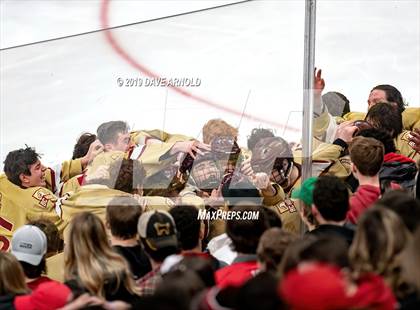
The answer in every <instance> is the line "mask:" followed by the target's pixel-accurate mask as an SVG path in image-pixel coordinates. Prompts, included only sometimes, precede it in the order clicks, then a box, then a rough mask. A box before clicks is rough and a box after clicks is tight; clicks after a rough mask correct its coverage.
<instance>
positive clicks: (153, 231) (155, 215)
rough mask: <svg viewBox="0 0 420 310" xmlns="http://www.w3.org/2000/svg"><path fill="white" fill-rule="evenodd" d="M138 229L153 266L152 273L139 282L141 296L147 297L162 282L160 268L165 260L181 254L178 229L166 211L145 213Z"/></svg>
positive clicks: (141, 217)
mask: <svg viewBox="0 0 420 310" xmlns="http://www.w3.org/2000/svg"><path fill="white" fill-rule="evenodd" d="M137 229H138V233H139V235H140V240H141V242H142V244H143V247H144V249H145V251H146V254H147V255H148V256H149V259H150V263H151V265H152V271H150V272H149V273H147V274H146V275H145V276H143V277H142V278H140V279H139V280H138V281H137V284H138V286H139V287H140V294H141V295H142V296H147V295H152V294H154V292H155V289H156V287H157V285H158V284H159V282H160V281H161V280H162V274H161V272H160V267H161V265H162V263H163V261H164V260H165V258H166V257H168V256H169V255H172V254H177V253H178V252H179V250H178V240H177V229H176V226H175V221H174V219H173V218H172V216H171V215H170V214H169V213H168V212H165V211H148V212H145V213H143V214H142V215H141V216H140V219H139V223H138V226H137Z"/></svg>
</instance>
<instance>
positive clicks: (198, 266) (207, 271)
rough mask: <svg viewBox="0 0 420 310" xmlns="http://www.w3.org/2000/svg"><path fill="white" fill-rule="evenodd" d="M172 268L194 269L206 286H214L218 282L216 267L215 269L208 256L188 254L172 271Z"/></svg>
mask: <svg viewBox="0 0 420 310" xmlns="http://www.w3.org/2000/svg"><path fill="white" fill-rule="evenodd" d="M172 270H191V271H194V272H195V273H196V274H197V275H198V276H199V277H200V279H201V281H203V283H204V285H205V286H206V287H213V286H214V285H215V284H216V281H215V279H214V272H215V270H216V269H214V267H213V264H212V262H211V260H210V259H208V258H207V257H203V256H186V257H184V258H182V260H180V261H179V262H178V263H177V264H175V265H174V266H173V267H172V268H171V269H170V271H172Z"/></svg>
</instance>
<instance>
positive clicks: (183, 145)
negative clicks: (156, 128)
mask: <svg viewBox="0 0 420 310" xmlns="http://www.w3.org/2000/svg"><path fill="white" fill-rule="evenodd" d="M210 150H211V148H210V145H208V144H205V143H201V142H200V141H197V140H190V141H182V142H176V143H175V144H174V146H173V147H172V149H171V154H176V153H179V152H182V153H188V154H190V155H191V157H192V158H194V159H195V154H200V155H204V152H205V151H210Z"/></svg>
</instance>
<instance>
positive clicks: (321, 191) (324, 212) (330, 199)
mask: <svg viewBox="0 0 420 310" xmlns="http://www.w3.org/2000/svg"><path fill="white" fill-rule="evenodd" d="M292 197H293V198H300V199H301V200H302V201H303V202H304V203H305V204H306V205H308V206H311V212H312V213H311V214H312V216H313V217H314V218H315V220H316V222H317V223H318V224H319V225H318V226H317V227H316V228H315V229H313V230H311V231H310V232H309V233H310V234H314V235H317V236H319V235H329V234H334V235H336V236H339V237H341V238H344V239H345V240H346V241H347V243H348V244H349V246H350V244H351V243H352V241H353V235H354V231H353V230H352V229H350V228H348V227H345V226H344V223H345V221H346V214H347V211H348V210H349V193H348V189H347V187H346V186H345V184H344V182H342V181H341V180H340V179H339V178H337V177H334V176H320V177H318V178H315V177H312V178H309V179H306V180H305V181H304V182H303V183H302V186H301V187H300V189H297V190H296V191H294V192H293V195H292ZM303 216H305V214H304V213H303ZM306 222H308V220H306Z"/></svg>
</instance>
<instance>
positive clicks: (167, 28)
mask: <svg viewBox="0 0 420 310" xmlns="http://www.w3.org/2000/svg"><path fill="white" fill-rule="evenodd" d="M229 2H234V1H112V2H111V5H110V11H109V16H110V23H111V26H118V25H123V24H127V23H133V22H138V21H144V20H149V19H153V18H158V17H163V16H167V15H174V14H179V13H182V12H188V11H192V10H197V9H203V8H205V7H212V6H216V5H221V4H226V3H229ZM100 5H101V1H97V0H87V1H73V0H72V1H55V0H49V1H21V0H17V1H2V2H0V12H1V13H0V19H1V22H0V46H1V47H2V48H3V49H4V48H7V47H10V46H15V45H21V44H27V43H31V42H36V41H40V40H47V39H52V38H57V37H61V36H65V35H73V34H78V33H81V32H87V31H93V30H98V29H100V22H99V12H100ZM419 10H420V4H419V2H418V1H390V0H385V1H318V12H317V41H316V42H317V49H316V63H317V65H318V66H319V67H322V68H323V69H324V76H325V79H326V82H327V86H326V91H329V90H337V91H341V92H343V93H344V94H345V95H347V97H348V98H349V99H350V101H351V107H352V110H355V111H364V110H366V99H367V95H368V93H369V91H370V89H371V88H372V87H373V86H375V85H377V84H380V83H390V84H393V85H395V86H397V87H398V88H399V89H400V90H401V91H402V93H403V95H404V97H405V98H406V99H407V101H408V102H409V104H410V105H411V106H419V102H420V90H419V85H420V77H419V74H420V73H419V72H420V64H419V55H420V39H419V20H420V18H419V16H420V12H419ZM303 26H304V2H303V1H253V2H247V3H239V4H236V5H231V6H226V7H221V8H217V9H213V10H208V11H202V12H197V13H193V14H188V15H182V16H177V17H173V18H168V19H160V20H156V21H151V22H147V23H143V24H138V25H133V26H127V27H123V28H118V29H114V30H112V33H113V36H114V37H115V38H116V39H117V41H118V42H119V44H120V45H121V46H122V47H123V48H124V49H125V50H126V51H127V53H129V54H130V55H131V56H132V57H133V58H135V59H136V61H138V62H140V63H142V64H143V65H145V66H146V67H148V68H149V69H151V70H152V71H154V72H156V73H158V74H159V75H160V76H162V77H167V78H170V77H174V78H176V77H178V78H182V77H194V78H200V79H201V81H202V82H201V85H200V87H194V88H193V87H190V88H187V90H188V91H190V92H192V93H194V94H197V95H199V96H201V97H205V98H207V99H209V100H212V101H214V102H216V103H219V104H222V105H225V106H229V107H232V108H235V109H236V110H238V111H239V112H242V110H243V109H244V107H245V102H246V98H247V97H248V95H249V100H248V103H247V104H246V109H245V111H246V113H248V114H251V115H255V116H258V117H261V118H265V119H268V120H270V121H274V122H276V123H280V124H284V123H286V122H288V124H289V125H290V126H292V127H295V128H300V127H301V123H300V122H301V116H300V112H293V111H301V110H302V108H301V107H302V68H303V29H304V28H303ZM119 77H120V78H123V79H125V78H137V77H139V78H143V79H144V76H143V75H141V74H140V73H139V72H138V71H137V70H136V69H134V68H133V67H131V66H130V65H128V64H127V62H125V61H124V60H123V59H122V58H121V57H120V56H119V55H118V54H117V53H115V51H114V50H113V49H112V48H111V47H110V45H109V44H108V43H107V41H106V39H105V35H104V32H96V33H91V34H86V35H81V36H75V37H71V38H66V39H61V40H55V41H50V42H45V43H40V44H34V45H28V46H24V47H17V48H11V49H4V50H2V51H0V121H1V125H0V130H1V135H0V139H1V141H0V148H1V150H0V158H1V164H0V166H1V167H2V162H3V160H4V158H5V156H6V154H7V153H8V152H9V151H11V150H13V149H16V148H19V147H22V146H24V144H25V143H26V144H28V145H30V146H35V147H36V148H37V150H38V151H39V152H41V153H43V154H44V157H43V159H44V161H45V162H46V163H49V164H50V163H53V162H57V161H61V160H63V159H68V158H69V157H70V156H71V153H72V148H73V145H74V143H75V141H76V138H77V137H78V135H80V133H82V132H84V131H90V132H95V130H96V128H97V126H98V125H99V124H100V123H101V122H104V121H108V120H114V119H123V120H126V121H128V122H129V124H130V125H132V127H133V128H135V129H153V128H160V129H165V130H167V131H169V132H179V133H184V134H189V135H191V136H194V137H199V136H200V129H201V127H202V125H203V124H204V123H205V121H206V120H208V119H210V118H214V117H221V118H223V119H225V120H226V121H228V122H230V123H232V124H233V125H236V126H238V125H239V124H240V142H241V143H242V144H243V145H244V144H245V141H246V135H247V134H248V133H249V131H250V129H251V128H253V127H255V126H264V127H272V126H270V125H267V124H265V123H263V122H255V121H250V120H248V119H246V118H243V119H242V121H241V117H240V116H238V115H233V114H227V113H225V112H221V111H220V110H217V109H215V108H211V107H208V106H206V105H203V104H201V103H198V102H196V101H193V100H190V99H188V98H185V97H183V96H181V95H179V94H176V93H174V92H172V91H168V92H167V91H166V89H165V88H160V87H136V88H129V87H118V86H117V78H119ZM166 97H167V100H166ZM165 102H167V104H166V109H165ZM165 110H166V113H165ZM289 116H290V117H289ZM277 133H278V134H280V135H284V136H285V137H286V138H288V139H289V140H298V139H299V138H300V133H299V132H294V131H290V130H286V131H284V128H283V127H281V126H279V127H278V128H277ZM1 167H0V168H1Z"/></svg>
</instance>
